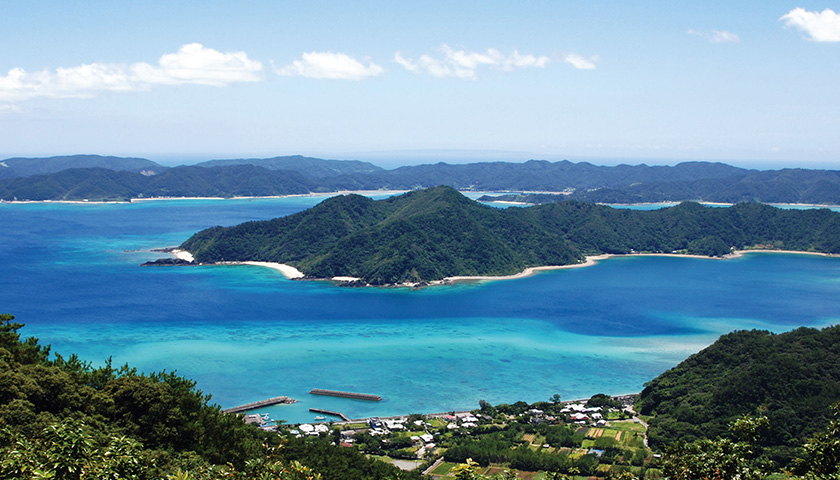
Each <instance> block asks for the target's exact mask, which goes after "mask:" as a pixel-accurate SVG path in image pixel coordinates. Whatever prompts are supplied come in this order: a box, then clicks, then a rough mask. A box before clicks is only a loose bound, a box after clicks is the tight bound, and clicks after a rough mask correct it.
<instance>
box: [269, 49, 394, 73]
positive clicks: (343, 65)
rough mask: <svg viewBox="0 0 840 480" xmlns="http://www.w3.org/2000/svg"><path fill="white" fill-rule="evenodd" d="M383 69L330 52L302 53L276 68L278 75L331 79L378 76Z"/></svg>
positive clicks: (342, 54)
mask: <svg viewBox="0 0 840 480" xmlns="http://www.w3.org/2000/svg"><path fill="white" fill-rule="evenodd" d="M383 71H384V70H383V69H382V67H381V66H379V65H377V64H375V63H373V62H368V64H367V65H364V64H363V63H362V62H360V61H358V60H356V59H355V58H353V57H351V56H349V55H347V54H344V53H331V52H310V53H304V54H303V56H302V57H301V59H300V60H295V61H294V62H292V63H290V64H289V65H285V66H283V67H280V68H277V69H276V72H277V74H278V75H285V76H301V77H309V78H328V79H333V80H362V79H364V78H367V77H376V76H379V75H381V74H382V72H383Z"/></svg>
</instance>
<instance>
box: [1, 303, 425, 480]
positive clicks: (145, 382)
mask: <svg viewBox="0 0 840 480" xmlns="http://www.w3.org/2000/svg"><path fill="white" fill-rule="evenodd" d="M13 320H14V317H13V316H12V315H9V314H1V315H0V478H10V479H11V478H59V479H71V478H76V479H82V478H90V479H93V478H97V479H117V478H130V479H149V480H151V479H161V478H182V479H200V478H213V479H215V478H240V479H252V478H277V479H289V480H308V479H312V478H314V475H316V474H320V475H321V476H322V477H323V478H325V479H360V480H361V479H379V478H390V479H410V478H419V476H418V475H417V474H416V473H409V472H401V471H399V470H398V469H396V468H395V467H392V466H391V465H388V464H385V463H383V462H379V461H375V460H371V459H367V458H365V457H364V456H363V455H361V454H360V453H358V452H357V451H355V450H351V449H342V448H339V447H336V446H333V445H330V444H328V443H326V442H318V441H317V439H316V441H312V440H307V439H295V438H289V439H285V440H284V441H282V442H281V439H280V437H278V436H277V435H276V434H272V433H268V432H263V431H261V430H259V429H257V428H256V427H254V426H253V425H246V424H245V423H244V422H243V421H242V417H241V416H238V415H231V414H226V413H223V412H222V411H221V410H220V408H219V406H218V405H214V404H211V403H210V396H209V395H206V394H204V393H203V392H201V391H200V390H197V389H196V388H195V382H194V381H192V380H189V379H186V378H183V377H180V376H178V375H176V374H174V373H168V372H161V373H150V374H142V373H139V372H137V371H136V370H135V369H133V368H130V367H128V366H122V367H119V368H116V367H114V366H112V365H111V364H110V362H108V363H107V364H106V365H105V366H103V367H99V368H93V367H92V366H91V365H90V364H88V363H85V362H82V361H80V360H79V359H78V358H77V357H76V356H70V357H68V358H64V357H62V356H61V355H59V354H53V355H50V348H49V347H48V346H46V347H45V346H42V345H39V344H38V341H37V339H34V338H27V339H22V338H21V337H20V334H19V330H20V329H21V328H22V327H23V325H22V324H20V323H15V322H14V321H13ZM186 472H191V474H187V473H186ZM283 472H285V473H283ZM290 472H291V473H290ZM179 473H180V475H181V476H177V474H179ZM170 475H172V476H171V477H170Z"/></svg>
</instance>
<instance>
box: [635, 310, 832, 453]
mask: <svg viewBox="0 0 840 480" xmlns="http://www.w3.org/2000/svg"><path fill="white" fill-rule="evenodd" d="M838 398H840V326H834V327H828V328H825V329H823V330H816V329H813V328H799V329H797V330H794V331H792V332H788V333H783V334H778V335H774V334H772V333H769V332H763V331H740V332H734V333H730V334H727V335H724V336H722V337H721V338H720V339H719V340H718V341H716V342H715V343H714V344H712V345H711V346H709V347H708V348H706V349H704V350H702V351H701V352H699V353H697V354H695V355H692V356H691V357H689V358H688V359H686V360H685V361H683V362H682V363H680V364H679V365H677V366H676V367H674V368H673V369H671V370H669V371H667V372H665V373H663V374H662V375H660V376H658V377H657V378H655V379H654V380H652V381H651V382H649V383H648V384H647V386H646V388H645V389H644V391H643V392H642V394H641V398H640V400H639V402H638V404H637V408H638V409H639V410H640V412H641V413H642V414H645V415H653V416H654V417H653V418H652V420H651V421H650V439H651V443H652V445H655V446H664V445H669V444H673V443H675V442H677V441H678V440H686V441H693V440H695V439H700V438H714V437H717V436H722V435H724V434H725V433H726V432H727V425H728V424H729V423H731V422H733V421H735V420H736V419H737V418H739V417H740V416H742V415H750V414H760V415H763V416H765V417H766V418H767V419H769V430H768V431H767V432H766V433H765V435H764V442H765V443H764V445H765V447H766V449H765V450H766V455H767V456H768V458H770V459H772V460H774V461H775V462H776V463H778V464H780V465H787V464H788V463H789V462H790V460H791V459H792V458H793V457H795V456H796V455H797V454H798V448H799V446H800V445H801V444H802V442H803V440H804V439H805V437H807V436H809V435H813V434H814V433H816V432H817V431H819V430H820V429H822V428H823V427H824V426H825V425H826V424H827V423H828V421H829V414H830V410H829V406H830V405H831V404H833V403H834V402H836V401H837V399H838Z"/></svg>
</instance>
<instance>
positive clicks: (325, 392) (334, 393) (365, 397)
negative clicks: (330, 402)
mask: <svg viewBox="0 0 840 480" xmlns="http://www.w3.org/2000/svg"><path fill="white" fill-rule="evenodd" d="M309 393H310V394H311V395H327V396H329V397H342V398H352V399H355V400H370V401H373V402H381V401H382V397H380V396H379V395H371V394H368V393H353V392H340V391H338V390H324V389H322V388H313V389H312V391H310V392H309Z"/></svg>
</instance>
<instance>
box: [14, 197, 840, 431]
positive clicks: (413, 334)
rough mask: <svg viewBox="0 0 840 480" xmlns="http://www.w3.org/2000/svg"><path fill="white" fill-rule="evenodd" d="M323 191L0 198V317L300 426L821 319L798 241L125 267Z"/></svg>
mask: <svg viewBox="0 0 840 480" xmlns="http://www.w3.org/2000/svg"><path fill="white" fill-rule="evenodd" d="M323 198H325V197H291V198H277V199H243V200H169V201H146V202H138V203H132V204H52V203H50V204H48V203H37V204H0V232H2V235H0V269H2V274H0V311H2V312H9V313H12V314H14V315H16V317H17V321H20V322H22V323H25V324H26V327H25V328H24V329H23V331H22V334H23V335H24V336H35V337H38V338H40V339H41V341H42V343H46V344H51V345H52V348H53V350H54V351H57V352H60V353H61V354H62V355H65V356H67V355H69V354H70V353H76V354H78V355H79V356H80V357H81V358H82V359H84V360H87V361H90V362H92V363H93V364H94V365H101V364H102V363H104V361H105V360H106V359H107V358H109V357H112V358H113V362H114V363H115V364H117V365H120V364H123V363H129V364H130V365H131V366H134V367H137V368H138V369H140V370H142V371H146V372H151V371H161V370H164V369H165V370H167V371H173V370H175V371H177V372H178V373H179V374H181V375H184V376H187V377H189V378H192V379H195V380H196V381H197V383H198V388H199V389H201V390H202V391H204V392H205V393H210V394H212V395H213V401H214V402H216V403H219V404H220V405H221V406H223V407H230V406H234V405H237V404H242V403H248V402H251V401H256V400H260V399H263V398H269V397H274V396H278V395H287V396H291V397H293V398H296V399H298V400H299V403H297V404H294V405H288V406H275V407H270V408H266V409H261V410H260V411H264V412H268V413H270V414H271V415H272V416H273V417H275V418H281V419H284V420H286V421H289V422H301V421H308V420H311V419H312V417H313V414H311V413H309V411H308V409H309V408H310V407H317V408H325V409H330V410H336V411H341V412H344V413H345V414H347V415H349V416H351V417H354V418H359V417H364V416H371V415H378V416H385V415H395V414H405V413H421V412H423V413H429V412H440V411H450V410H454V409H467V408H476V407H477V406H478V401H479V400H486V401H488V402H490V403H492V404H497V403H502V402H514V401H517V400H525V401H537V400H547V399H548V398H549V397H550V396H551V395H553V394H554V393H559V394H560V395H561V396H562V397H563V398H565V399H571V398H584V397H588V396H590V395H592V394H594V393H599V392H603V393H610V394H619V393H629V392H637V391H639V390H641V388H643V385H644V383H645V382H646V381H648V380H650V379H652V378H653V377H655V376H656V375H658V374H659V373H661V372H663V371H664V370H666V369H668V368H670V367H672V366H674V365H676V364H677V363H679V362H680V361H681V360H683V359H685V358H686V357H687V356H689V355H691V354H692V353H695V352H697V351H699V350H700V349H702V348H703V347H705V346H707V345H709V344H711V343H712V342H713V341H714V340H715V339H716V338H717V337H718V336H719V335H721V334H723V333H727V332H730V331H732V330H736V329H747V328H760V329H766V330H770V331H773V332H782V331H787V330H790V329H793V328H796V327H798V326H802V325H805V326H812V327H823V326H827V325H830V324H834V323H836V322H837V321H838V316H840V314H838V312H840V296H839V295H838V292H840V259H838V258H827V257H819V256H811V255H796V254H777V253H772V254H771V253H756V254H750V255H746V256H744V257H742V258H738V259H731V260H709V259H698V258H676V257H622V258H612V259H609V260H606V261H603V262H600V263H598V264H597V265H595V266H592V267H587V268H579V269H570V270H560V271H552V272H544V273H541V274H539V275H535V276H532V277H528V278H524V279H519V280H512V281H495V282H484V283H475V284H459V285H454V286H444V287H434V288H426V289H421V290H418V291H411V290H407V289H377V288H370V289H350V288H340V287H335V286H333V285H330V284H327V283H321V282H301V281H290V280H287V279H285V278H284V277H283V276H282V275H281V274H279V273H278V272H276V271H274V270H270V269H266V268H261V267H252V266H212V267H185V268H176V267H170V268H164V267H155V268H141V267H139V265H140V264H141V263H142V262H144V261H147V260H150V259H155V258H159V257H161V256H162V254H160V253H154V252H151V251H150V250H151V249H153V248H159V247H165V246H174V245H177V244H179V243H181V242H182V241H184V240H185V239H186V238H188V237H189V236H190V235H191V234H192V233H194V232H196V231H198V230H200V229H202V228H205V227H209V226H213V225H234V224H237V223H241V222H243V221H248V220H260V219H267V218H273V217H277V216H282V215H288V214H291V213H294V212H297V211H300V210H302V209H305V208H307V207H310V206H312V205H314V204H316V203H317V202H319V201H321V200H323ZM312 388H327V389H336V390H349V391H356V392H363V393H373V394H377V395H381V396H382V397H383V401H382V402H365V401H358V400H348V399H338V398H327V397H315V396H311V395H309V393H308V392H309V391H310V390H311V389H312Z"/></svg>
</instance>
